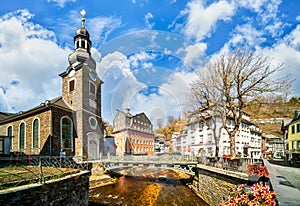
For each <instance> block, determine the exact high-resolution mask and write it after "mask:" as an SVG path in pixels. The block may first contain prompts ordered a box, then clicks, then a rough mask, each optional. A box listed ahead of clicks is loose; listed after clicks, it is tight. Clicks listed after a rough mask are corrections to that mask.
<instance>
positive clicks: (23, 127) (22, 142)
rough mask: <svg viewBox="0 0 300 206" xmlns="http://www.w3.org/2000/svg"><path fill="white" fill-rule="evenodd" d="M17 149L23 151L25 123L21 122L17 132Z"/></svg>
mask: <svg viewBox="0 0 300 206" xmlns="http://www.w3.org/2000/svg"><path fill="white" fill-rule="evenodd" d="M19 140H20V141H19V148H20V149H25V123H24V122H22V123H21V124H20V130H19Z"/></svg>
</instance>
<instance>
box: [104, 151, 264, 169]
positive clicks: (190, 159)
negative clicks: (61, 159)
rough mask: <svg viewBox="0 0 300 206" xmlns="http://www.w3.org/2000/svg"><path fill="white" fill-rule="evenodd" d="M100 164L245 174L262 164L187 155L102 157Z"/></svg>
mask: <svg viewBox="0 0 300 206" xmlns="http://www.w3.org/2000/svg"><path fill="white" fill-rule="evenodd" d="M101 161H102V162H139V163H156V164H159V163H169V164H180V163H182V164H186V163H192V164H195V163H196V164H203V165H206V166H211V167H216V168H221V169H225V170H232V171H239V172H245V173H246V172H247V169H248V165H253V164H262V160H261V159H253V158H239V159H234V160H231V159H224V158H219V159H217V158H213V159H209V158H197V157H195V156H189V155H162V156H146V155H141V156H135V155H124V156H103V157H102V158H101Z"/></svg>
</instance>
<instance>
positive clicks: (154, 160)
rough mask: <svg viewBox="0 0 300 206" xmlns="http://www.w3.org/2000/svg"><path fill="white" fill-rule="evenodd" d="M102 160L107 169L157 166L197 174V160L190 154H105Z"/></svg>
mask: <svg viewBox="0 0 300 206" xmlns="http://www.w3.org/2000/svg"><path fill="white" fill-rule="evenodd" d="M101 162H102V164H103V166H104V168H105V169H106V170H115V169H121V168H130V167H156V168H166V169H173V170H177V171H180V172H184V173H187V174H189V175H195V172H196V170H197V169H196V168H197V161H196V159H195V158H193V157H188V156H171V155H168V156H105V157H103V158H102V159H101Z"/></svg>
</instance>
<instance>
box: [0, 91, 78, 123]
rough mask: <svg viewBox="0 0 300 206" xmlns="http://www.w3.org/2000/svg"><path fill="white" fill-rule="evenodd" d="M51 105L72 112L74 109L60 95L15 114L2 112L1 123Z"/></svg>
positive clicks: (28, 114)
mask: <svg viewBox="0 0 300 206" xmlns="http://www.w3.org/2000/svg"><path fill="white" fill-rule="evenodd" d="M51 107H55V108H59V109H63V110H67V111H70V112H71V111H72V109H71V108H70V107H69V106H68V105H67V104H66V102H65V101H64V100H63V99H62V97H61V96H60V97H57V98H54V99H52V100H46V101H45V102H42V103H41V104H40V105H39V106H36V107H34V108H32V109H29V110H27V111H21V112H19V113H15V114H12V113H5V112H0V124H2V123H6V122H10V121H14V120H16V119H21V118H24V117H27V116H30V115H32V114H34V113H37V112H41V111H44V110H48V109H50V108H51Z"/></svg>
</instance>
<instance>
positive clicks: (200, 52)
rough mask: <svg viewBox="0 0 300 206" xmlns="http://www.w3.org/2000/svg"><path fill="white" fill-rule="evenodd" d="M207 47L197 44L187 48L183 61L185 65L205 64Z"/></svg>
mask: <svg viewBox="0 0 300 206" xmlns="http://www.w3.org/2000/svg"><path fill="white" fill-rule="evenodd" d="M206 48H207V45H206V44H205V43H196V44H193V45H189V46H187V47H186V48H185V56H184V58H183V61H184V63H185V64H188V65H191V66H193V65H194V66H197V65H199V64H201V63H202V62H203V57H204V55H205V51H206Z"/></svg>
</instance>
